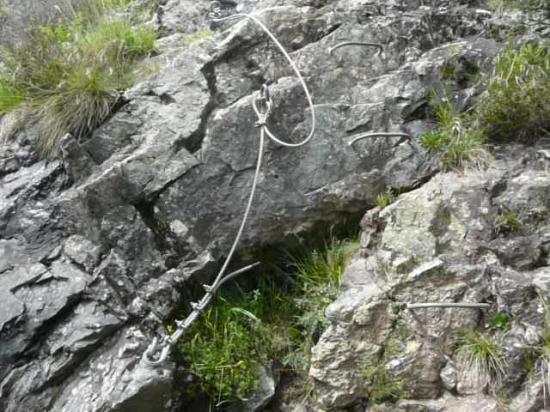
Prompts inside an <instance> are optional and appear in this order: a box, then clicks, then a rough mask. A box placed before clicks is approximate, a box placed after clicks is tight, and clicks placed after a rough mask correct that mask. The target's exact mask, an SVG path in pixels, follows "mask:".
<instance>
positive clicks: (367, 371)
mask: <svg viewBox="0 0 550 412" xmlns="http://www.w3.org/2000/svg"><path fill="white" fill-rule="evenodd" d="M396 347H397V345H396V343H395V342H394V341H392V340H389V341H388V344H387V345H386V348H385V350H384V354H383V355H382V356H381V357H380V359H379V360H378V361H377V362H376V363H375V364H374V365H372V366H369V367H366V368H364V369H363V371H362V375H363V379H364V382H365V396H366V397H367V399H368V400H369V402H372V403H374V404H379V403H382V402H386V401H389V402H395V401H397V400H399V399H401V398H404V397H406V391H405V389H404V385H403V382H402V380H401V379H399V378H398V377H396V376H394V375H392V373H391V371H390V370H388V367H387V363H388V362H389V361H390V360H391V359H392V358H393V357H395V356H396V355H397V350H396Z"/></svg>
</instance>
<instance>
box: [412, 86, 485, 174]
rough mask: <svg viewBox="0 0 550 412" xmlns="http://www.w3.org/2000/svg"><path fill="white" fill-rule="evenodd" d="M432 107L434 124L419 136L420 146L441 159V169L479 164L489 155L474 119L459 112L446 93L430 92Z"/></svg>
mask: <svg viewBox="0 0 550 412" xmlns="http://www.w3.org/2000/svg"><path fill="white" fill-rule="evenodd" d="M432 106H433V109H434V114H435V117H436V119H437V121H438V127H437V128H436V129H435V130H433V131H430V132H427V133H424V134H423V135H422V136H420V140H419V143H420V145H421V146H422V147H423V148H424V149H425V150H426V152H427V153H428V154H430V155H432V156H435V157H437V158H438V159H439V160H440V161H441V166H442V167H443V169H444V170H452V169H462V168H465V167H468V166H478V167H481V166H483V165H484V164H485V163H486V162H487V160H488V158H489V154H488V152H487V150H486V148H485V143H486V138H485V135H484V134H483V132H482V131H481V130H479V128H477V127H476V126H475V118H474V117H473V116H472V115H469V114H466V113H460V112H459V111H458V110H457V108H456V107H455V106H454V105H453V103H452V101H451V100H450V99H449V98H448V97H447V94H445V95H444V96H438V95H437V94H434V95H433V98H432Z"/></svg>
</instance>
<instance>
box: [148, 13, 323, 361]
mask: <svg viewBox="0 0 550 412" xmlns="http://www.w3.org/2000/svg"><path fill="white" fill-rule="evenodd" d="M241 17H247V18H249V19H251V20H252V21H253V22H255V23H256V24H258V25H259V26H260V27H261V28H262V29H263V30H264V31H265V32H266V33H267V35H268V36H269V37H270V38H271V39H272V40H273V41H274V42H275V44H276V45H277V47H278V48H279V49H280V50H281V52H282V53H283V55H284V56H285V58H286V59H287V60H288V62H289V64H290V65H291V66H292V68H293V70H294V72H295V73H296V75H297V76H298V78H299V79H300V82H301V84H302V87H303V89H304V92H305V94H306V98H307V100H308V103H309V106H310V109H311V131H310V133H309V135H308V136H307V137H306V138H305V139H304V140H303V141H301V142H299V143H288V142H284V141H282V140H280V139H278V138H277V137H276V136H275V135H273V133H271V131H270V130H269V128H268V126H267V119H268V117H269V115H270V113H271V107H272V102H271V96H270V93H269V88H268V86H267V85H266V84H264V85H263V86H262V87H261V89H260V90H259V91H258V92H257V93H256V96H255V97H253V98H252V108H253V110H254V113H256V116H257V118H258V120H257V121H256V123H255V126H256V127H259V128H260V139H259V140H260V142H259V145H258V157H257V160H256V169H255V172H254V178H253V180H252V187H251V189H250V195H249V197H248V202H247V204H246V208H245V211H244V214H243V217H242V220H241V224H240V226H239V229H238V231H237V234H236V236H235V239H234V240H233V244H232V245H231V249H230V250H229V253H228V254H227V257H226V258H225V261H224V262H223V264H222V267H221V269H220V271H219V272H218V274H217V275H216V278H215V279H214V282H213V283H212V284H211V285H203V288H204V290H205V292H206V293H205V294H204V296H203V297H202V299H201V300H200V301H199V302H192V303H191V307H192V311H191V313H190V314H189V315H188V316H187V317H186V318H185V319H184V320H183V321H176V330H175V332H174V333H173V334H172V335H170V336H168V335H166V336H164V337H163V338H162V339H161V341H160V342H159V339H158V338H156V337H155V338H154V339H153V340H152V342H151V344H150V345H149V347H148V348H147V349H146V351H145V352H144V354H143V357H142V360H143V361H144V362H145V363H146V364H147V365H149V366H157V365H160V364H161V363H163V362H164V361H165V360H166V358H167V357H168V355H169V353H170V349H171V347H172V346H173V345H174V344H175V343H176V342H177V341H178V340H179V338H181V336H182V335H183V334H184V333H185V331H186V330H187V329H189V327H190V326H191V324H192V323H193V322H194V321H195V320H196V319H197V318H198V317H199V315H200V314H201V312H202V311H203V310H204V309H205V308H206V307H207V306H208V305H209V304H210V302H211V301H212V298H213V297H214V294H215V293H216V291H217V290H218V289H219V288H220V287H221V286H222V285H223V284H224V283H225V282H227V281H229V280H230V279H232V278H234V277H235V276H237V275H239V274H241V273H243V272H245V271H248V270H250V269H252V268H254V267H255V266H257V265H258V264H259V263H254V264H252V265H249V266H247V267H244V268H242V269H239V270H237V271H235V272H232V273H230V274H228V275H227V276H225V277H224V274H225V271H226V270H227V267H228V266H229V263H230V261H231V259H232V257H233V254H234V253H235V250H236V249H237V245H238V243H239V241H240V239H241V236H242V234H243V231H244V228H245V225H246V222H247V220H248V216H249V214H250V210H251V207H252V201H253V199H254V195H255V193H256V187H257V185H258V180H259V176H260V169H261V166H262V158H263V151H264V144H265V135H266V134H267V136H268V137H269V138H270V139H272V140H273V141H274V142H276V143H278V144H280V145H282V146H285V147H299V146H303V145H305V144H306V143H307V142H309V141H310V140H311V138H312V137H313V133H314V132H315V111H314V110H315V109H314V106H313V101H312V99H311V95H310V93H309V90H308V88H307V85H306V83H305V81H304V79H303V78H302V75H301V74H300V72H299V70H298V68H297V66H296V64H295V63H294V61H293V60H292V59H291V58H290V56H289V55H288V53H287V52H286V50H285V49H284V47H283V46H282V45H281V43H279V41H278V40H277V39H276V38H275V36H274V35H273V34H272V33H271V32H270V31H269V29H267V27H265V26H264V24H263V23H262V22H260V21H259V20H258V19H256V18H255V17H253V16H250V15H248V14H239V15H234V16H230V17H227V18H224V19H218V21H220V20H226V19H234V18H241ZM157 356H158V359H155V358H156V357H157Z"/></svg>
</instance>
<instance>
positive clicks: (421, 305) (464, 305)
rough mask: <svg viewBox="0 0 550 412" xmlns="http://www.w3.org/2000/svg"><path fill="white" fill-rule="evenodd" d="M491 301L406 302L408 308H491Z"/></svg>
mask: <svg viewBox="0 0 550 412" xmlns="http://www.w3.org/2000/svg"><path fill="white" fill-rule="evenodd" d="M490 307H491V305H490V304H489V303H468V302H432V303H406V304H405V308H406V309H423V308H466V309H489V308H490Z"/></svg>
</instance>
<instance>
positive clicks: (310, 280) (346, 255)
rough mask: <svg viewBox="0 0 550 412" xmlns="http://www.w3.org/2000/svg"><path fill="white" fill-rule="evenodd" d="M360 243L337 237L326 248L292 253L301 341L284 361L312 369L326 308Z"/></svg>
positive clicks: (295, 329) (296, 367)
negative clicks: (304, 252)
mask: <svg viewBox="0 0 550 412" xmlns="http://www.w3.org/2000/svg"><path fill="white" fill-rule="evenodd" d="M358 247H359V243H358V242H357V241H349V240H344V241H339V240H334V239H333V240H332V241H331V243H330V244H329V245H327V246H326V247H325V248H324V249H317V250H314V251H312V252H310V253H306V254H303V255H302V256H298V257H296V256H294V257H292V256H291V260H292V262H293V263H292V266H293V268H294V272H295V276H296V289H295V291H296V295H295V296H294V299H293V301H294V305H295V307H296V309H297V310H298V314H297V315H296V316H295V321H294V325H292V330H293V332H294V334H296V332H298V333H299V336H300V338H299V342H300V344H299V345H298V347H297V350H296V351H294V352H291V353H289V354H288V355H287V356H286V357H285V359H284V360H283V363H285V364H286V365H287V366H290V367H292V368H293V369H294V370H295V371H298V372H303V373H306V372H307V370H308V369H309V362H310V357H311V348H312V347H313V345H314V344H315V343H317V340H318V338H319V335H320V333H321V332H322V330H323V329H324V327H325V323H326V318H325V315H324V310H325V308H326V307H327V306H328V305H329V304H330V303H331V302H332V301H333V300H334V299H335V298H336V296H337V294H338V291H339V289H340V278H341V276H342V273H343V272H344V268H345V266H346V264H347V262H348V261H349V259H350V257H351V256H352V255H353V253H355V251H356V250H357V248H358Z"/></svg>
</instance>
